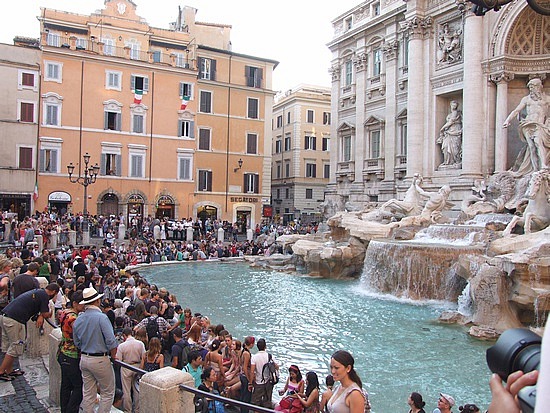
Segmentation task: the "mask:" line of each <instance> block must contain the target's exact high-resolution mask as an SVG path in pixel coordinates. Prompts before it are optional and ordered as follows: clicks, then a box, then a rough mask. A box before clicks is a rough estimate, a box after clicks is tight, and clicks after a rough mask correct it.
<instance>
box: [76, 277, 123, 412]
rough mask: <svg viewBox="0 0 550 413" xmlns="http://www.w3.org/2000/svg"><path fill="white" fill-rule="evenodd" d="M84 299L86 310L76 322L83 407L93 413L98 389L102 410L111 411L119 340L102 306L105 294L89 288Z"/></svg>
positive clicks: (100, 408) (82, 302) (84, 293)
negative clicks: (114, 364)
mask: <svg viewBox="0 0 550 413" xmlns="http://www.w3.org/2000/svg"><path fill="white" fill-rule="evenodd" d="M82 296H83V300H82V301H81V302H80V304H83V305H86V310H85V311H84V312H83V313H82V314H81V315H80V316H79V317H78V318H77V319H76V321H75V322H74V324H73V337H74V342H75V344H76V346H77V347H78V348H80V353H81V359H80V370H82V382H83V386H82V392H83V401H82V405H81V407H82V410H83V412H84V413H92V412H93V411H94V404H95V402H96V399H97V388H98V387H99V391H100V393H101V401H100V402H99V408H98V410H97V412H98V413H109V412H110V411H111V406H112V404H113V400H114V397H115V371H114V369H113V365H112V364H111V359H110V358H109V356H110V357H111V358H113V359H114V358H115V357H116V350H117V341H116V338H115V333H114V332H113V326H112V325H111V322H110V321H109V318H108V317H107V316H106V315H105V313H103V312H102V311H101V309H100V308H99V303H100V299H101V297H103V294H99V293H98V292H97V291H96V290H95V288H93V287H89V288H85V289H84V291H83V293H82Z"/></svg>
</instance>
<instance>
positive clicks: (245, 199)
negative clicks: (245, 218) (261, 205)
mask: <svg viewBox="0 0 550 413" xmlns="http://www.w3.org/2000/svg"><path fill="white" fill-rule="evenodd" d="M230 199H231V202H252V203H256V202H258V198H254V197H247V196H232V197H231V198H230Z"/></svg>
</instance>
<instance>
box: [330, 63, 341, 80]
mask: <svg viewBox="0 0 550 413" xmlns="http://www.w3.org/2000/svg"><path fill="white" fill-rule="evenodd" d="M328 72H329V73H330V76H331V77H332V81H333V82H338V81H339V80H340V66H337V65H334V66H332V67H331V68H330V69H328Z"/></svg>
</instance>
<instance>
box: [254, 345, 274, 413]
mask: <svg viewBox="0 0 550 413" xmlns="http://www.w3.org/2000/svg"><path fill="white" fill-rule="evenodd" d="M256 347H257V348H258V352H257V353H256V354H254V355H253V356H252V360H251V362H250V363H251V370H252V372H253V373H254V384H253V390H252V400H251V403H252V404H253V405H255V406H262V407H267V408H269V409H272V408H273V402H272V397H273V386H274V385H275V384H277V383H278V381H279V378H278V377H279V376H278V372H279V365H278V364H277V363H276V362H275V360H274V359H273V356H272V355H271V354H269V353H268V352H267V351H266V342H265V339H263V338H261V339H259V340H258V343H257V344H256Z"/></svg>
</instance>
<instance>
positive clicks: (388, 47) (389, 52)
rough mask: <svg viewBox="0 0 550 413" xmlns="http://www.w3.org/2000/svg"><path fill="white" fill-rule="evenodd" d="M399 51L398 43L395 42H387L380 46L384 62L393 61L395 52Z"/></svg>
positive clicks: (395, 55) (395, 56)
mask: <svg viewBox="0 0 550 413" xmlns="http://www.w3.org/2000/svg"><path fill="white" fill-rule="evenodd" d="M398 49H399V42H398V41H397V40H391V41H387V42H385V43H384V44H383V45H382V52H383V53H384V57H385V58H386V61H388V60H394V59H396V58H397V50H398Z"/></svg>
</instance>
